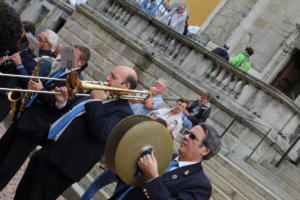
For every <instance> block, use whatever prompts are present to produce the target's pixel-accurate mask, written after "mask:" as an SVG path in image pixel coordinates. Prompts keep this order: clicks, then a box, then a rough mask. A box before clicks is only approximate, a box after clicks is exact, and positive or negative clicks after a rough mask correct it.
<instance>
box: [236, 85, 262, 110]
mask: <svg viewBox="0 0 300 200" xmlns="http://www.w3.org/2000/svg"><path fill="white" fill-rule="evenodd" d="M256 91H257V88H256V87H254V86H253V85H250V83H248V84H246V85H245V86H244V87H243V89H242V91H241V94H240V96H239V98H238V99H237V102H238V103H239V104H240V105H242V106H244V105H246V104H247V103H248V102H249V99H251V97H252V96H253V95H254V94H255V92H256Z"/></svg>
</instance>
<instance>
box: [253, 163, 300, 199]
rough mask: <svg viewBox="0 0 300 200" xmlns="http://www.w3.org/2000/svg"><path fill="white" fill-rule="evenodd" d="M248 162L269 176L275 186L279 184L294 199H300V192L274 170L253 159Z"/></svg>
mask: <svg viewBox="0 0 300 200" xmlns="http://www.w3.org/2000/svg"><path fill="white" fill-rule="evenodd" d="M248 163H249V164H250V165H251V166H252V167H253V168H255V169H256V170H257V171H259V172H260V173H261V174H263V175H264V176H265V177H268V180H270V181H272V183H273V186H274V185H277V186H278V187H279V188H281V190H283V191H285V193H287V194H289V196H290V197H292V198H293V199H299V197H300V193H299V192H298V191H296V190H295V189H294V188H293V187H292V186H290V185H288V184H286V183H285V182H284V181H283V180H281V179H280V178H279V177H278V176H276V175H274V173H273V171H269V170H267V169H266V168H264V167H263V166H261V165H260V164H258V163H256V162H254V161H252V160H249V161H248ZM269 186H271V185H269ZM299 191H300V190H299Z"/></svg>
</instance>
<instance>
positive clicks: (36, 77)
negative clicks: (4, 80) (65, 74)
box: [0, 72, 107, 92]
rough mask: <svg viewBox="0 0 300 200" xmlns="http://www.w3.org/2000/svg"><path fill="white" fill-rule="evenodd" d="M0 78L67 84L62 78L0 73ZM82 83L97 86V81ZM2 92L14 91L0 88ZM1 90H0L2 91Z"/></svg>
mask: <svg viewBox="0 0 300 200" xmlns="http://www.w3.org/2000/svg"><path fill="white" fill-rule="evenodd" d="M0 77H12V78H28V79H30V78H34V79H40V80H52V81H61V82H67V79H64V78H51V77H44V76H30V75H19V74H4V73H1V72H0ZM82 82H83V83H91V84H99V81H82ZM104 85H107V83H106V82H104ZM2 89H3V90H4V91H15V90H13V89H10V90H8V89H9V88H7V89H5V88H2ZM2 89H1V90H2ZM24 90H26V89H24ZM19 92H30V91H28V90H26V91H19Z"/></svg>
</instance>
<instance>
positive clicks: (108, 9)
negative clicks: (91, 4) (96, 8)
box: [103, 1, 114, 14]
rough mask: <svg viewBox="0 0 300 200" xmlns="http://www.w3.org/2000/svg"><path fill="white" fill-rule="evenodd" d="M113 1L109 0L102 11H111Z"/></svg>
mask: <svg viewBox="0 0 300 200" xmlns="http://www.w3.org/2000/svg"><path fill="white" fill-rule="evenodd" d="M113 5H114V3H113V2H111V1H109V2H108V3H107V4H106V5H105V6H104V8H103V12H104V13H106V14H109V13H110V12H111V9H112V7H113Z"/></svg>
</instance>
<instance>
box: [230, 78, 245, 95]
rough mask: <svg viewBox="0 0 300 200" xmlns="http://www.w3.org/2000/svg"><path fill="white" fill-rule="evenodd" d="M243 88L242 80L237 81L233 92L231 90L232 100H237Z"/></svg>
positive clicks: (243, 82)
mask: <svg viewBox="0 0 300 200" xmlns="http://www.w3.org/2000/svg"><path fill="white" fill-rule="evenodd" d="M244 86H245V81H244V80H239V81H237V83H236V85H235V87H234V90H233V94H234V98H236V99H237V98H239V95H240V94H241V91H242V89H243V87H244Z"/></svg>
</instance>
